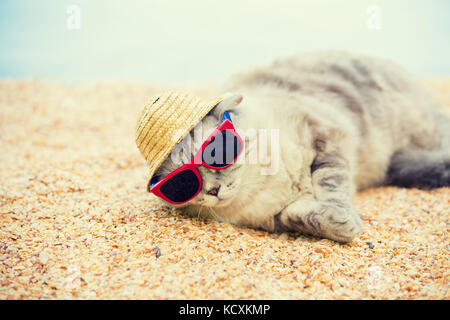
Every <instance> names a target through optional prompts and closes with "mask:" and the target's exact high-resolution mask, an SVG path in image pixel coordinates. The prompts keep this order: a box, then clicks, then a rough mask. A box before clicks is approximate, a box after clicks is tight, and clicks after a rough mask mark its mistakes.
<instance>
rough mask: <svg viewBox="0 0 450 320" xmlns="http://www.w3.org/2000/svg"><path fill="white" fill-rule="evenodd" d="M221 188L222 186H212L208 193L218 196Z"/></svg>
mask: <svg viewBox="0 0 450 320" xmlns="http://www.w3.org/2000/svg"><path fill="white" fill-rule="evenodd" d="M219 189H220V186H218V187H214V188H211V189H209V190H208V192H207V194H210V195H212V196H216V197H217V195H218V194H219Z"/></svg>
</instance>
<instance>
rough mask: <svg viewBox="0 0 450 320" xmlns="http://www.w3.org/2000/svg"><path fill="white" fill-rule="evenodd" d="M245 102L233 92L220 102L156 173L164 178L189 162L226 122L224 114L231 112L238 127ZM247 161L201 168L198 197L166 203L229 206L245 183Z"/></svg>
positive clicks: (199, 169)
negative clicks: (244, 171)
mask: <svg viewBox="0 0 450 320" xmlns="http://www.w3.org/2000/svg"><path fill="white" fill-rule="evenodd" d="M241 101H242V96H241V95H233V96H231V97H229V98H227V99H225V100H224V101H222V102H220V103H218V104H217V105H216V106H215V107H214V108H213V109H212V110H211V111H210V112H209V113H208V114H207V115H206V116H205V117H204V118H203V119H202V121H201V123H199V124H198V125H197V126H196V127H195V128H194V129H193V130H192V131H191V132H190V133H189V135H187V136H186V138H185V139H184V140H183V141H182V142H180V143H179V144H178V145H177V146H176V147H175V148H174V150H173V152H172V153H171V154H170V155H169V156H168V157H167V158H166V160H165V161H164V162H163V163H162V165H161V166H160V167H159V168H158V170H157V171H156V172H155V176H157V177H159V178H162V177H165V176H166V175H168V174H169V173H171V172H172V171H174V170H175V169H177V168H179V167H181V166H182V165H183V164H186V163H187V162H189V161H190V160H191V159H192V158H193V156H194V155H195V154H196V152H197V151H198V150H199V148H200V147H201V145H202V143H203V142H204V140H205V139H206V138H207V137H208V136H209V135H210V134H211V133H212V131H213V130H214V129H216V128H217V126H218V125H219V124H220V123H221V122H222V121H223V114H224V112H225V111H227V112H228V113H229V114H230V116H231V118H232V121H233V124H234V125H235V126H236V129H237V128H238V125H237V124H238V123H239V115H240V112H239V108H237V107H238V105H239V104H240V103H241ZM243 166H244V164H242V163H233V164H232V165H231V166H229V167H228V168H225V169H222V170H212V169H208V168H206V167H203V166H199V167H198V168H197V169H198V171H199V173H200V176H201V178H202V188H201V190H200V192H199V193H198V194H197V196H196V197H195V198H193V199H192V200H190V201H189V202H187V203H185V204H182V205H178V206H176V205H173V204H171V203H169V202H166V201H164V200H162V199H161V201H164V203H166V204H168V205H170V206H175V207H184V206H188V205H198V206H203V207H215V208H219V207H225V206H227V205H229V204H230V203H231V202H232V200H233V199H234V198H235V197H236V196H237V194H238V192H239V189H240V187H241V183H242V170H243Z"/></svg>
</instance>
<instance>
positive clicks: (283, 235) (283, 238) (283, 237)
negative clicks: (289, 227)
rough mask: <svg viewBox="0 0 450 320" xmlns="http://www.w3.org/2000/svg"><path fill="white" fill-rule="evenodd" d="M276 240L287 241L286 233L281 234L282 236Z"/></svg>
mask: <svg viewBox="0 0 450 320" xmlns="http://www.w3.org/2000/svg"><path fill="white" fill-rule="evenodd" d="M278 238H279V239H280V240H287V239H289V235H288V234H287V233H286V232H283V233H282V234H280V235H279V237H278Z"/></svg>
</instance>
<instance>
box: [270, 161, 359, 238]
mask: <svg viewBox="0 0 450 320" xmlns="http://www.w3.org/2000/svg"><path fill="white" fill-rule="evenodd" d="M311 179H312V180H311V181H312V186H313V195H312V196H310V197H302V198H300V199H298V200H296V201H294V202H293V203H291V204H289V205H288V206H287V207H286V208H284V209H283V210H282V211H281V212H280V213H278V214H277V215H275V216H274V221H273V228H274V231H277V232H278V231H300V232H303V233H305V234H312V235H315V236H319V237H325V238H328V239H332V240H336V241H340V242H349V241H351V240H352V239H353V238H354V237H355V236H356V235H357V234H358V232H360V231H361V229H362V224H361V219H360V217H359V215H358V214H357V213H356V211H355V210H354V208H353V205H352V197H353V192H354V187H353V181H352V177H351V174H350V170H349V165H348V163H347V161H346V160H345V159H344V158H343V157H341V156H340V155H339V154H337V153H321V154H318V155H317V157H316V158H315V160H314V162H313V164H312V166H311Z"/></svg>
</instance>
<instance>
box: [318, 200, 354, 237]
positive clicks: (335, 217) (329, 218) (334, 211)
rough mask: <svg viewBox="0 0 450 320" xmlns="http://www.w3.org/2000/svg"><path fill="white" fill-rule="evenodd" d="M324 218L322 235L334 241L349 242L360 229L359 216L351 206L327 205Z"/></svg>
mask: <svg viewBox="0 0 450 320" xmlns="http://www.w3.org/2000/svg"><path fill="white" fill-rule="evenodd" d="M324 218H325V223H324V225H323V226H322V232H323V233H324V234H323V236H325V237H327V238H329V239H332V240H335V241H339V242H350V241H352V240H353V239H354V238H355V237H356V235H357V234H358V233H359V232H361V230H362V222H361V218H360V216H359V215H358V214H357V213H356V212H355V211H354V209H353V208H346V209H344V208H339V207H337V208H334V207H328V208H327V210H326V213H325V215H324Z"/></svg>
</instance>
